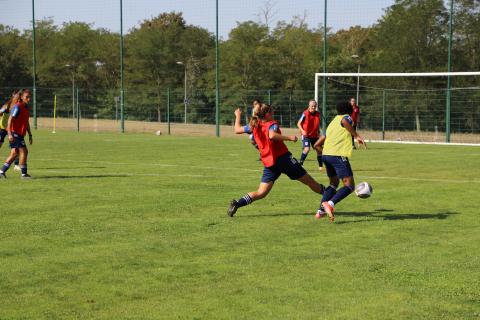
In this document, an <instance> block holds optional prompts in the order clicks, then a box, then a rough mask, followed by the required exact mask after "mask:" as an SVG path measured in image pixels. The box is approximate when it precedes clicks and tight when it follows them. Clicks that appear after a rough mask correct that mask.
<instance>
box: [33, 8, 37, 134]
mask: <svg viewBox="0 0 480 320" xmlns="http://www.w3.org/2000/svg"><path fill="white" fill-rule="evenodd" d="M35 38H36V37H35V0H32V50H33V56H32V59H33V77H32V78H33V79H32V80H33V83H32V84H33V88H32V89H33V128H34V129H37V54H36V48H35Z"/></svg>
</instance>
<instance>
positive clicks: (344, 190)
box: [331, 186, 354, 203]
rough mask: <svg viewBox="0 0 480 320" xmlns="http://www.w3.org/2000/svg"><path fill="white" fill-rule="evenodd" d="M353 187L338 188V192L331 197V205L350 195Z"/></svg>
mask: <svg viewBox="0 0 480 320" xmlns="http://www.w3.org/2000/svg"><path fill="white" fill-rule="evenodd" d="M353 189H354V187H350V186H344V187H343V188H340V190H338V191H337V193H336V194H335V195H334V196H333V198H332V199H331V201H332V202H333V203H338V202H340V201H342V200H343V199H345V198H346V197H347V196H348V195H349V194H350V193H352V192H353Z"/></svg>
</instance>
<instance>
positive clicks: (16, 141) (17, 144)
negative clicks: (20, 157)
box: [10, 132, 27, 149]
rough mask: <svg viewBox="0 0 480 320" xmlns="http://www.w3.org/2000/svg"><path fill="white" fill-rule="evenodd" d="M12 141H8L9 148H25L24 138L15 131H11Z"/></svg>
mask: <svg viewBox="0 0 480 320" xmlns="http://www.w3.org/2000/svg"><path fill="white" fill-rule="evenodd" d="M12 136H13V141H11V142H10V148H12V149H20V148H26V147H27V145H26V144H25V138H24V137H23V136H21V135H19V134H16V133H15V132H14V133H12Z"/></svg>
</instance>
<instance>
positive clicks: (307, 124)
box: [297, 100, 323, 170]
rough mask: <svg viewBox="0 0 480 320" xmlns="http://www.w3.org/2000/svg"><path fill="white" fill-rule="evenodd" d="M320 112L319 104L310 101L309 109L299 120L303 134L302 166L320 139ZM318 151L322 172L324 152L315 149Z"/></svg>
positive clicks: (299, 127) (298, 125)
mask: <svg viewBox="0 0 480 320" xmlns="http://www.w3.org/2000/svg"><path fill="white" fill-rule="evenodd" d="M320 121H321V119H320V112H318V111H317V102H316V101H315V100H310V101H309V102H308V108H307V109H306V110H305V111H304V112H303V113H302V116H301V117H300V120H298V123H297V127H298V129H300V133H301V134H302V146H303V150H302V155H301V156H300V164H302V165H303V162H304V161H305V159H306V158H307V155H308V153H309V152H310V146H312V147H313V146H314V145H315V142H317V140H318V138H319V137H320ZM315 150H316V151H317V161H318V168H319V169H320V170H322V168H323V164H322V152H321V149H315Z"/></svg>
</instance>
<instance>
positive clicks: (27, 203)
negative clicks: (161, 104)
mask: <svg viewBox="0 0 480 320" xmlns="http://www.w3.org/2000/svg"><path fill="white" fill-rule="evenodd" d="M34 138H35V141H34V142H35V143H34V145H33V146H31V148H30V150H31V152H30V154H31V159H30V161H29V168H30V173H31V174H32V176H34V177H35V179H34V180H31V181H22V180H20V179H19V178H18V173H15V172H13V170H10V171H9V172H8V180H6V181H0V191H1V193H2V200H1V201H2V205H1V209H0V212H1V213H0V219H1V220H0V221H1V223H0V237H1V245H0V303H1V306H0V319H120V318H121V319H215V318H221V319H232V318H233V319H279V318H297V319H298V318H305V319H440V318H441V319H478V318H479V317H480V290H479V288H480V205H479V201H478V198H479V190H480V179H479V174H480V148H478V147H458V146H427V145H393V144H390V145H386V144H371V145H370V149H369V150H366V151H365V150H357V151H355V153H354V156H353V158H352V161H351V163H352V167H353V170H354V172H355V175H356V178H357V179H356V180H357V182H360V181H369V182H370V183H371V184H372V186H373V188H374V195H373V196H372V197H371V198H370V199H367V200H360V199H358V198H356V197H354V196H350V197H349V198H348V199H346V200H345V201H344V202H342V203H341V204H339V205H338V206H337V215H336V223H335V224H330V223H328V220H327V219H325V220H316V219H315V218H314V216H313V214H314V212H315V210H316V209H317V206H318V204H319V200H320V198H319V196H318V195H316V194H314V193H312V192H311V191H310V190H309V189H308V188H306V187H305V186H303V185H302V184H300V183H298V182H293V181H290V180H289V179H288V178H287V177H282V178H280V179H279V180H278V182H277V183H276V185H275V187H274V189H273V190H272V193H271V194H270V195H269V196H268V197H267V198H266V199H265V200H262V201H259V202H256V203H254V204H252V205H250V206H248V207H246V208H241V209H240V210H239V211H238V212H237V215H236V216H235V218H233V219H232V218H228V217H227V216H226V209H227V206H228V202H229V201H230V199H232V198H239V197H240V196H243V195H244V194H245V193H246V192H247V191H251V190H253V189H255V188H256V187H257V185H258V182H259V179H260V176H261V171H262V166H261V164H260V162H258V161H257V158H258V154H257V152H256V150H255V149H254V148H252V147H251V146H250V144H249V142H248V139H247V137H246V136H245V137H242V138H230V139H228V138H221V139H218V138H198V137H167V136H160V137H157V136H154V135H134V134H128V135H118V134H88V133H81V134H76V133H71V132H61V133H57V134H55V135H53V134H51V133H47V132H42V131H40V132H38V133H36V134H35V137H34ZM288 146H289V148H290V150H291V151H292V152H293V153H294V155H296V156H298V154H299V153H300V149H301V145H300V144H299V143H297V144H293V143H290V144H288ZM7 151H8V148H6V146H4V147H3V148H2V149H0V156H1V157H2V159H3V158H4V157H5V156H6V153H7ZM305 166H306V168H307V170H308V171H309V172H310V173H312V175H314V177H316V178H317V179H318V180H319V181H321V182H323V183H326V182H327V178H326V176H325V174H323V173H320V172H319V171H318V169H317V166H316V161H315V157H314V156H313V155H312V154H311V155H310V156H309V158H308V159H307V162H306V165H305Z"/></svg>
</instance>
